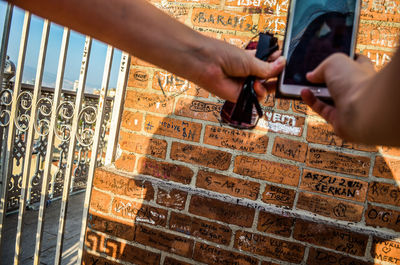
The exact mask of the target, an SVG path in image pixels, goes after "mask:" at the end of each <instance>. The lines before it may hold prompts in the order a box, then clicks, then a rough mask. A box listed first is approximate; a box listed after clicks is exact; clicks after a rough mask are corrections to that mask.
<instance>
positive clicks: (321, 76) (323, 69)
mask: <svg viewBox="0 0 400 265" xmlns="http://www.w3.org/2000/svg"><path fill="white" fill-rule="evenodd" d="M350 62H351V63H353V60H351V59H350V58H349V57H348V56H347V55H345V54H344V53H335V54H333V55H331V56H329V57H328V58H326V59H325V60H324V61H323V62H322V63H320V64H319V65H318V66H317V68H315V69H314V70H313V71H311V72H308V73H307V75H306V77H307V80H308V81H310V82H311V83H327V81H328V80H326V79H327V78H328V77H329V76H328V75H329V73H327V71H329V70H330V71H337V70H338V69H340V68H343V66H344V65H345V64H347V63H350Z"/></svg>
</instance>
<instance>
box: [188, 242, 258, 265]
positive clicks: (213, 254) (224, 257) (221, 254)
mask: <svg viewBox="0 0 400 265" xmlns="http://www.w3.org/2000/svg"><path fill="white" fill-rule="evenodd" d="M193 259H195V260H198V261H201V262H204V263H207V264H211V265H220V264H243V265H256V264H258V260H257V259H256V258H254V257H250V256H247V255H243V254H241V253H235V252H232V251H228V250H224V249H221V248H218V247H214V246H210V245H207V244H204V243H200V242H199V243H196V247H195V250H194V254H193Z"/></svg>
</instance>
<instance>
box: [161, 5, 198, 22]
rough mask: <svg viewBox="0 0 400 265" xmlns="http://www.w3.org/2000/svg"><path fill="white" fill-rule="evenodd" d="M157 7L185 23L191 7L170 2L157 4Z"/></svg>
mask: <svg viewBox="0 0 400 265" xmlns="http://www.w3.org/2000/svg"><path fill="white" fill-rule="evenodd" d="M158 2H161V1H158ZM157 8H158V9H160V10H162V11H164V12H165V13H167V14H168V15H170V16H171V17H173V18H175V19H176V20H178V21H179V22H181V23H185V21H186V19H187V18H188V15H189V10H190V9H189V7H187V6H176V5H170V4H161V5H157Z"/></svg>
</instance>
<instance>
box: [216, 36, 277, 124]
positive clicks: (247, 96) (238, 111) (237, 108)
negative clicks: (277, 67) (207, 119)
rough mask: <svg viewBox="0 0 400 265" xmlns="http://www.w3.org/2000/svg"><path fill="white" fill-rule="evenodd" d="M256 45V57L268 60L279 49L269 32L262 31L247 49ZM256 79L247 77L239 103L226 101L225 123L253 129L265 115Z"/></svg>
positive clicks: (275, 39)
mask: <svg viewBox="0 0 400 265" xmlns="http://www.w3.org/2000/svg"><path fill="white" fill-rule="evenodd" d="M255 47H257V51H256V57H257V58H258V59H260V60H263V61H266V60H267V59H268V57H269V56H270V55H271V54H272V53H274V52H275V51H277V50H278V48H279V46H278V39H277V38H276V37H274V36H273V35H272V34H270V33H268V32H267V33H260V34H259V40H258V42H256V41H250V42H249V44H248V45H247V46H246V49H247V50H252V49H254V48H255ZM255 81H256V77H254V76H249V77H247V78H246V80H245V82H244V85H243V87H242V91H241V93H240V95H239V98H238V100H237V103H236V104H235V103H232V102H230V101H226V102H225V103H224V105H223V107H222V110H221V119H222V122H223V123H226V124H228V125H230V126H232V127H234V128H238V129H253V128H254V127H256V125H257V122H258V120H259V119H260V117H262V115H263V111H262V108H261V106H260V103H259V102H258V99H257V95H256V93H255V91H254V82H255Z"/></svg>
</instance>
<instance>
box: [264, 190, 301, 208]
mask: <svg viewBox="0 0 400 265" xmlns="http://www.w3.org/2000/svg"><path fill="white" fill-rule="evenodd" d="M295 195H296V191H295V190H291V189H287V188H283V187H278V186H273V185H268V184H267V185H266V186H265V191H264V193H263V197H262V200H263V201H264V202H266V203H272V204H276V205H279V206H286V207H289V208H291V207H292V206H293V202H294V197H295Z"/></svg>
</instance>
